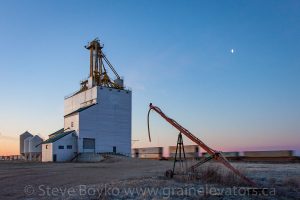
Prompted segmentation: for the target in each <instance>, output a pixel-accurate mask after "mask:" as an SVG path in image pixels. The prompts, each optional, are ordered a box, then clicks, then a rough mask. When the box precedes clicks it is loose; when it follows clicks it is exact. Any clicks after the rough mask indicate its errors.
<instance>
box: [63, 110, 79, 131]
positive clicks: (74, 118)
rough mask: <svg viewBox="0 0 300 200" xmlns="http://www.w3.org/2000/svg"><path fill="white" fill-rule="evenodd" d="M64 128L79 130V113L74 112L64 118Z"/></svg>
mask: <svg viewBox="0 0 300 200" xmlns="http://www.w3.org/2000/svg"><path fill="white" fill-rule="evenodd" d="M72 122H73V127H71V123H72ZM64 128H65V130H68V131H69V130H75V131H79V114H78V113H75V114H73V115H71V116H68V117H65V118H64Z"/></svg>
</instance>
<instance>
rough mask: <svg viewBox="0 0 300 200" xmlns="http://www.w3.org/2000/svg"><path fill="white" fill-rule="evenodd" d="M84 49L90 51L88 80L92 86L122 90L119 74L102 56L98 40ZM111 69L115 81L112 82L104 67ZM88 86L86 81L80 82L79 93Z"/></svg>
mask: <svg viewBox="0 0 300 200" xmlns="http://www.w3.org/2000/svg"><path fill="white" fill-rule="evenodd" d="M85 48H86V49H88V50H90V75H89V78H90V79H91V81H92V86H104V87H110V88H116V89H124V86H123V80H122V79H121V78H120V76H119V74H118V73H117V72H116V70H115V69H114V67H113V66H112V64H111V63H110V62H109V60H108V59H107V58H106V56H105V55H104V53H103V51H102V48H103V46H101V44H100V40H99V39H98V38H96V39H94V40H93V41H92V42H89V43H88V45H86V46H85ZM104 63H106V65H108V67H109V68H110V69H111V71H112V72H113V73H114V74H115V76H116V79H115V80H114V81H112V80H111V79H110V78H109V76H108V74H107V71H106V68H105V65H104ZM87 84H88V80H85V81H82V82H81V91H82V90H86V89H87V88H88V87H87Z"/></svg>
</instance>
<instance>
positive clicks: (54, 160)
mask: <svg viewBox="0 0 300 200" xmlns="http://www.w3.org/2000/svg"><path fill="white" fill-rule="evenodd" d="M53 162H56V154H53Z"/></svg>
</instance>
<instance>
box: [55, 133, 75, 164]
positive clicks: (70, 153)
mask: <svg viewBox="0 0 300 200" xmlns="http://www.w3.org/2000/svg"><path fill="white" fill-rule="evenodd" d="M60 145H63V146H64V149H58V146H60ZM67 145H72V149H67ZM52 148H53V155H54V154H56V161H57V162H66V161H70V160H71V159H72V158H73V157H74V156H75V155H76V153H77V139H76V137H74V136H73V134H72V133H71V134H69V135H66V136H65V137H63V138H61V139H59V140H57V141H55V142H54V143H53V146H52Z"/></svg>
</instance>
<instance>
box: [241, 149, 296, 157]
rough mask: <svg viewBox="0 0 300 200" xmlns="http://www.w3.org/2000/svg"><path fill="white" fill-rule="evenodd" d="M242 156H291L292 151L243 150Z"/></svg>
mask: <svg viewBox="0 0 300 200" xmlns="http://www.w3.org/2000/svg"><path fill="white" fill-rule="evenodd" d="M244 156H246V157H289V156H293V151H291V150H282V151H245V152H244Z"/></svg>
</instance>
